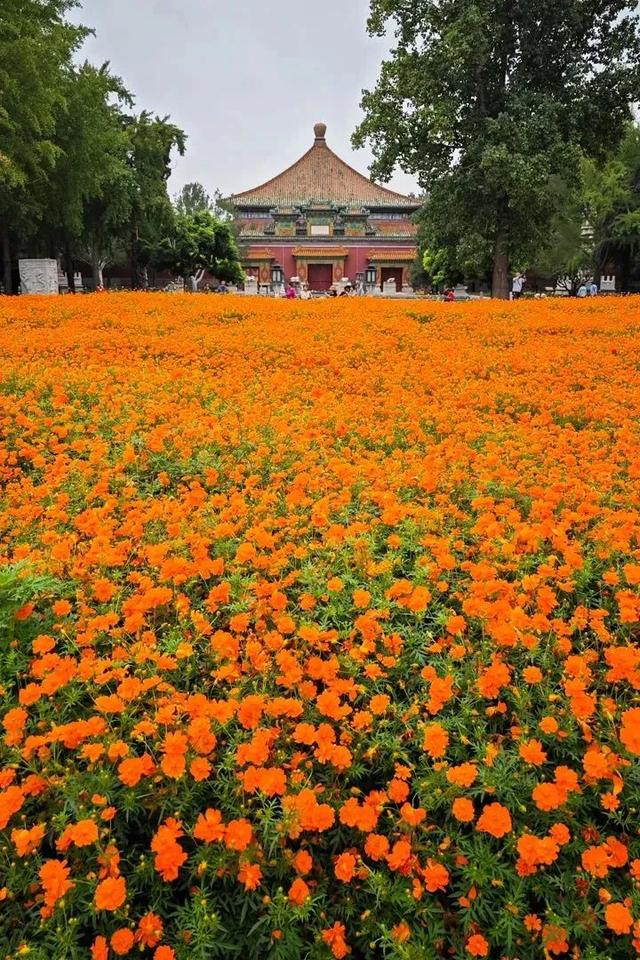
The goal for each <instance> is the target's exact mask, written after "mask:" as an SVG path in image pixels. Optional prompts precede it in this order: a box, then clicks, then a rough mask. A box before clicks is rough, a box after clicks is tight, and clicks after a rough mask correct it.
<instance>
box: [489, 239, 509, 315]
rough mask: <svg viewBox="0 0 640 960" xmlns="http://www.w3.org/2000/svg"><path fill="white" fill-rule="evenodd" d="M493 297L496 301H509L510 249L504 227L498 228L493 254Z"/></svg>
mask: <svg viewBox="0 0 640 960" xmlns="http://www.w3.org/2000/svg"><path fill="white" fill-rule="evenodd" d="M491 295H492V296H493V297H494V299H496V300H508V299H509V247H508V240H507V232H506V230H505V229H504V228H503V227H499V228H498V234H497V236H496V245H495V249H494V253H493V281H492V284H491Z"/></svg>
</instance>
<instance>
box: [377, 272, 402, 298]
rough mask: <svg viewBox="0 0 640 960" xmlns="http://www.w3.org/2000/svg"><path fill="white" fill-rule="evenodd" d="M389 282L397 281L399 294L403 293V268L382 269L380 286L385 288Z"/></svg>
mask: <svg viewBox="0 0 640 960" xmlns="http://www.w3.org/2000/svg"><path fill="white" fill-rule="evenodd" d="M387 280H395V282H396V290H397V292H398V293H402V267H381V268H380V286H381V287H383V286H384V284H385V283H386V282H387Z"/></svg>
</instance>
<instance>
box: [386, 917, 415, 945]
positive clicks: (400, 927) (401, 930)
mask: <svg viewBox="0 0 640 960" xmlns="http://www.w3.org/2000/svg"><path fill="white" fill-rule="evenodd" d="M391 936H392V937H393V939H394V940H396V941H397V942H398V943H406V942H407V940H409V939H410V937H411V928H410V927H409V924H408V923H405V922H404V920H402V921H401V922H400V923H397V924H396V925H395V927H392V928H391Z"/></svg>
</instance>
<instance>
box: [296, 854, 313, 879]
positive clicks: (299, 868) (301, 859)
mask: <svg viewBox="0 0 640 960" xmlns="http://www.w3.org/2000/svg"><path fill="white" fill-rule="evenodd" d="M293 867H294V870H295V871H296V873H299V874H300V876H302V877H304V876H306V875H307V874H308V873H310V871H311V868H312V867H313V858H312V857H311V854H309V853H307V851H306V850H298V852H297V853H296V855H295V857H294V858H293Z"/></svg>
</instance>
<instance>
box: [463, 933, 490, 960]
mask: <svg viewBox="0 0 640 960" xmlns="http://www.w3.org/2000/svg"><path fill="white" fill-rule="evenodd" d="M465 947H466V951H467V953H470V954H471V956H472V957H488V956H489V944H488V942H487V941H486V940H485V938H484V937H483V936H482V935H481V934H479V933H474V934H473V935H472V936H470V937H469V939H468V940H467V942H466V944H465Z"/></svg>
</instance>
